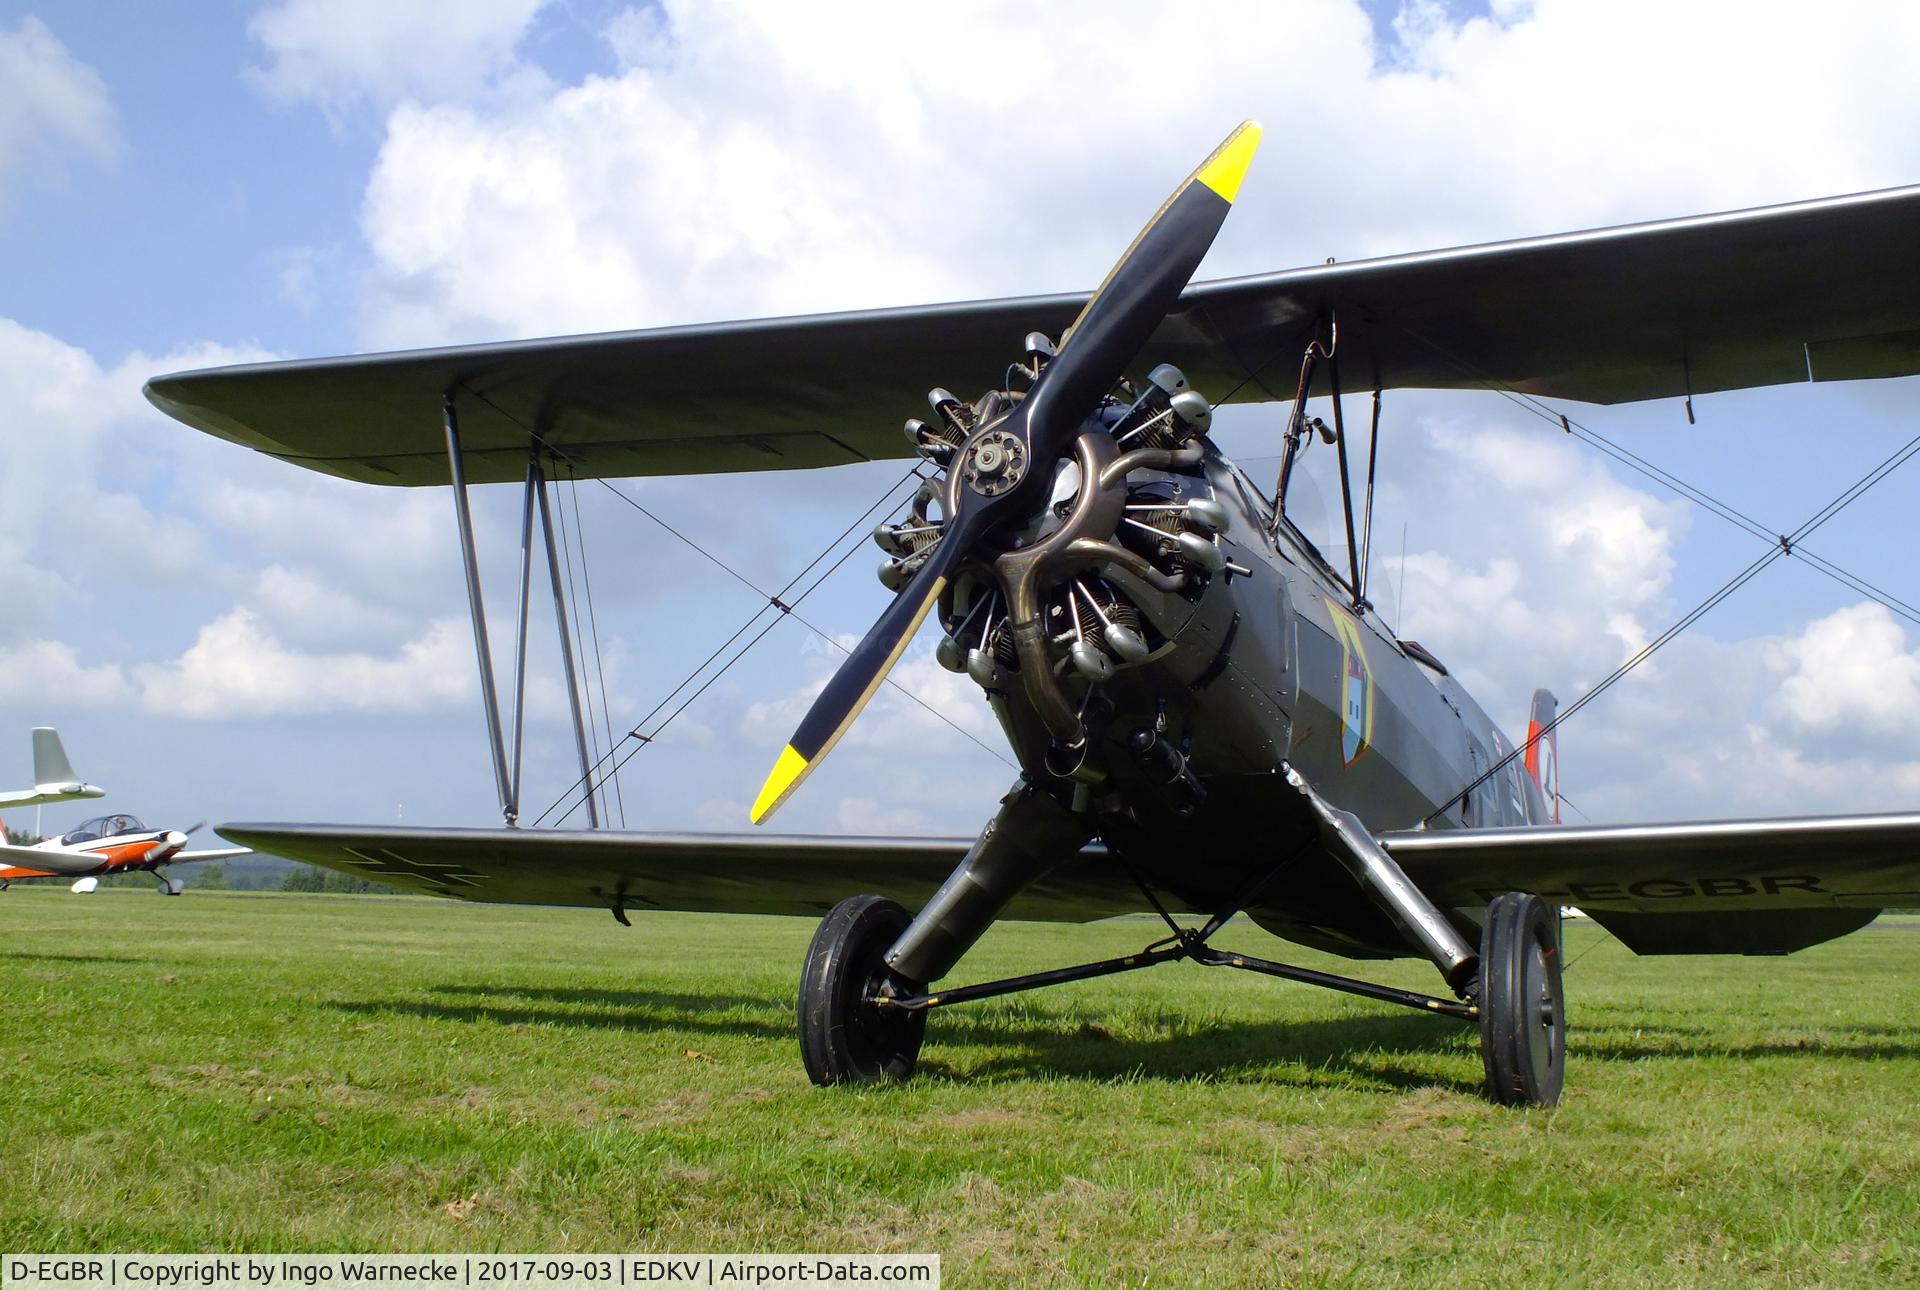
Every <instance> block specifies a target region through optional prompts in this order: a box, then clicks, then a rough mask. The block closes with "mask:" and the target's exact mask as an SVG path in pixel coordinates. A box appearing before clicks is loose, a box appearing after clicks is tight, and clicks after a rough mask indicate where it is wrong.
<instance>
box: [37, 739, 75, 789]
mask: <svg viewBox="0 0 1920 1290" xmlns="http://www.w3.org/2000/svg"><path fill="white" fill-rule="evenodd" d="M79 781H80V777H79V776H78V775H76V774H74V773H73V763H72V762H69V761H68V760H67V750H66V749H65V748H62V747H61V746H60V735H59V733H58V732H57V731H55V730H54V728H53V727H52V726H35V727H34V728H33V782H34V783H35V784H77V783H79Z"/></svg>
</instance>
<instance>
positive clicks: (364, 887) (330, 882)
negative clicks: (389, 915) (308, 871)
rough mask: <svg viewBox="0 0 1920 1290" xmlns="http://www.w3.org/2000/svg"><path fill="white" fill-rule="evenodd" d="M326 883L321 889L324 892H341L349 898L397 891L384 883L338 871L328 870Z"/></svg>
mask: <svg viewBox="0 0 1920 1290" xmlns="http://www.w3.org/2000/svg"><path fill="white" fill-rule="evenodd" d="M325 882H326V885H325V886H324V887H322V888H321V890H322V891H333V892H339V893H340V894H342V895H347V896H364V895H367V894H369V893H381V892H387V893H391V892H393V891H395V890H397V888H393V887H389V886H387V884H386V883H384V882H375V881H374V880H373V879H371V878H362V877H360V876H359V875H358V874H351V873H341V872H340V871H339V870H337V869H329V870H327V874H326V878H325Z"/></svg>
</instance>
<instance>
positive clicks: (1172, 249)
mask: <svg viewBox="0 0 1920 1290" xmlns="http://www.w3.org/2000/svg"><path fill="white" fill-rule="evenodd" d="M1259 145H1260V127H1259V126H1258V125H1256V124H1254V123H1253V122H1251V121H1247V122H1243V123H1242V124H1241V125H1240V126H1239V127H1238V128H1237V129H1235V130H1234V132H1233V133H1232V134H1230V135H1228V136H1227V138H1226V140H1225V141H1224V142H1222V143H1221V145H1220V146H1219V147H1218V148H1216V149H1214V151H1213V153H1212V154H1211V155H1210V156H1209V157H1208V158H1207V159H1206V160H1205V161H1204V162H1202V163H1201V164H1200V166H1199V168H1198V169H1196V170H1195V171H1194V172H1193V173H1192V174H1191V175H1189V176H1187V178H1186V181H1185V182H1183V183H1182V184H1181V185H1180V186H1179V187H1178V188H1177V189H1175V190H1174V193H1173V196H1171V197H1169V198H1168V199H1167V201H1166V203H1165V204H1164V205H1163V206H1161V208H1160V209H1159V211H1158V212H1156V213H1155V214H1154V217H1153V218H1152V219H1151V220H1149V221H1148V222H1147V226H1146V227H1145V228H1144V229H1142V230H1141V232H1140V235H1139V236H1138V237H1136V238H1135V239H1134V240H1133V245H1132V246H1130V247H1128V248H1127V250H1126V253H1125V254H1123V255H1122V256H1121V257H1120V259H1119V262H1118V263H1116V264H1115V265H1114V266H1113V269H1112V271H1110V272H1109V273H1108V274H1107V278H1106V281H1104V282H1102V283H1101V284H1100V287H1099V289H1098V290H1096V291H1095V292H1094V293H1093V296H1092V297H1091V298H1090V299H1089V300H1088V301H1087V304H1086V307H1085V308H1084V309H1082V310H1081V311H1080V316H1079V317H1078V318H1076V319H1074V321H1073V325H1072V326H1070V327H1069V328H1067V330H1066V332H1065V334H1064V335H1062V336H1061V338H1060V345H1059V347H1058V352H1057V353H1055V354H1054V355H1053V357H1052V358H1051V359H1050V360H1048V361H1047V362H1046V364H1045V366H1044V367H1042V368H1041V369H1040V371H1039V374H1038V377H1037V378H1036V379H1035V381H1034V383H1033V386H1032V388H1031V389H1029V390H1028V391H1027V394H1026V397H1025V398H1024V399H1022V400H1021V401H1020V402H1019V403H1017V404H1015V405H1014V406H1013V408H1012V410H1011V411H1010V412H1008V413H1007V414H1006V416H1005V417H1003V418H1002V419H1000V420H997V421H990V422H988V423H986V424H985V425H983V426H981V427H979V428H977V429H975V430H974V431H973V434H972V437H971V438H969V439H968V440H967V441H966V442H965V443H964V444H962V445H961V446H960V448H959V449H958V450H957V451H956V452H955V453H954V454H953V458H952V461H951V464H950V466H949V470H950V471H952V472H953V473H954V474H956V475H958V476H960V478H961V480H962V481H963V483H962V486H960V487H958V488H953V489H950V490H949V495H950V496H957V498H958V501H957V504H956V505H955V507H954V513H953V514H951V515H948V516H946V517H945V523H944V525H943V527H942V529H941V532H940V536H939V537H938V538H937V539H936V540H935V544H934V546H933V547H932V549H931V551H930V552H929V553H928V554H927V556H926V559H925V561H924V562H923V563H922V564H921V565H920V567H919V569H918V570H916V571H915V572H914V574H913V576H912V578H911V579H909V580H908V581H907V583H906V585H905V586H903V587H902V588H900V590H899V592H898V593H897V594H896V595H895V597H894V600H893V603H892V604H891V605H889V606H888V607H887V609H886V611H885V612H884V613H882V614H881V615H880V618H879V620H878V621H877V622H875V623H874V625H873V626H872V627H871V628H870V629H869V630H868V632H867V634H866V636H865V637H864V638H863V639H862V640H861V641H860V643H859V644H858V645H857V646H855V647H854V649H853V651H852V652H851V653H850V654H848V655H847V657H846V660H845V661H844V662H842V663H841V665H840V669H839V671H837V672H835V673H834V675H833V677H832V679H831V680H829V681H828V682H827V686H826V688H825V689H824V690H822V691H821V692H820V694H819V696H818V697H817V698H816V699H814V701H813V706H812V707H811V708H810V709H808V711H807V715H806V716H805V717H804V718H803V719H802V720H801V722H800V725H799V727H798V728H797V729H796V730H795V731H794V733H793V737H792V738H791V739H789V740H788V741H787V746H786V747H785V748H784V749H783V750H781V753H780V757H779V759H778V760H777V761H775V763H774V766H773V770H772V771H771V772H770V773H769V774H768V775H767V780H766V783H765V784H764V785H762V787H761V789H760V796H759V797H758V799H757V800H755V802H754V804H753V812H752V819H753V822H754V823H755V824H761V823H764V822H765V821H766V819H767V817H769V816H770V815H772V814H773V812H774V811H775V810H776V809H778V808H779V806H780V804H781V803H782V802H784V801H786V800H787V798H788V797H789V796H791V795H792V793H793V791H794V790H795V789H796V788H798V787H799V786H800V783H801V781H803V780H804V779H806V777H807V776H808V775H809V774H810V773H812V771H813V769H814V768H815V767H816V766H818V765H819V764H820V763H821V761H823V760H824V759H825V758H826V755H827V754H828V753H829V752H831V751H832V750H833V746H834V745H835V744H836V743H838V742H839V741H840V737H841V736H842V735H844V734H846V732H847V730H848V729H849V728H850V727H851V726H852V725H853V722H854V719H855V718H857V717H858V716H859V715H860V711H861V709H862V708H864V707H866V705H867V702H868V700H870V699H872V698H873V695H874V692H875V691H876V690H878V689H879V688H880V685H881V683H882V682H883V681H885V680H886V678H887V673H888V672H890V671H891V670H892V669H893V665H894V664H895V663H897V662H898V661H899V660H900V656H901V655H902V654H904V653H905V652H906V648H907V646H908V644H910V643H911V642H912V640H913V635H914V633H915V632H916V631H918V630H919V627H920V624H921V623H922V622H923V621H925V619H926V616H927V613H928V611H929V610H931V609H932V608H933V606H934V605H935V604H936V603H937V602H938V601H939V599H940V595H941V593H942V592H944V591H945V590H946V588H947V584H948V583H949V582H950V581H952V579H953V577H954V575H955V574H956V573H957V572H958V571H959V570H960V568H961V566H962V565H964V564H965V563H966V561H967V560H968V559H970V558H972V557H973V556H975V555H976V554H977V553H978V549H979V547H980V544H981V541H982V539H983V538H985V537H987V536H988V535H989V534H991V533H992V532H993V531H994V530H996V529H998V528H1000V527H1001V526H1002V525H1004V524H1006V523H1007V522H1009V521H1017V520H1024V519H1027V518H1029V517H1030V516H1031V515H1032V514H1033V513H1034V511H1035V510H1036V509H1037V508H1038V507H1039V506H1043V505H1045V504H1046V501H1047V497H1048V492H1049V489H1050V488H1051V485H1052V478H1053V476H1052V470H1051V467H1052V466H1053V463H1054V462H1056V461H1058V460H1059V459H1060V458H1061V457H1062V456H1064V455H1065V454H1066V453H1067V451H1068V450H1069V448H1070V447H1071V446H1072V444H1073V441H1074V438H1075V436H1076V435H1078V434H1079V432H1080V429H1081V426H1082V424H1083V422H1085V420H1086V419H1087V417H1088V416H1089V415H1091V414H1092V413H1093V412H1094V411H1095V410H1096V409H1097V408H1098V407H1099V405H1100V401H1101V400H1102V399H1103V398H1105V397H1106V395H1107V393H1108V392H1109V391H1110V390H1112V389H1113V387H1114V385H1115V384H1116V383H1117V382H1118V381H1119V380H1120V378H1121V377H1122V376H1123V375H1125V374H1126V367H1127V364H1128V363H1130V362H1132V361H1133V358H1134V356H1135V355H1136V354H1137V353H1139V352H1140V349H1141V347H1142V346H1143V345H1145V344H1146V343H1147V340H1148V339H1149V338H1150V337H1151V336H1152V335H1153V330H1154V328H1155V327H1157V326H1159V324H1160V320H1161V319H1162V318H1164V317H1166V315H1167V313H1168V312H1169V311H1170V310H1171V309H1172V308H1173V306H1174V304H1175V302H1176V301H1178V300H1179V298H1180V292H1181V291H1182V290H1184V289H1185V288H1186V285H1187V282H1188V280H1189V279H1190V278H1191V277H1192V276H1193V272H1194V270H1195V269H1197V268H1199V266H1200V261H1201V259H1202V257H1204V256H1205V255H1206V253H1207V248H1208V247H1210V246H1212V245H1213V239H1214V236H1215V235H1216V234H1217V233H1218V232H1219V231H1220V226H1221V224H1223V223H1224V222H1225V221H1226V218H1227V212H1228V211H1229V210H1231V209H1232V206H1233V199H1234V197H1235V196H1236V195H1237V194H1238V193H1239V191H1240V181H1241V179H1242V178H1243V177H1244V176H1245V175H1246V172H1247V166H1248V164H1249V163H1250V162H1251V161H1252V160H1253V154H1254V150H1255V149H1256V148H1258V147H1259ZM1029 348H1031V345H1029Z"/></svg>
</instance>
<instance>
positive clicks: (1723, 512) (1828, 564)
mask: <svg viewBox="0 0 1920 1290" xmlns="http://www.w3.org/2000/svg"><path fill="white" fill-rule="evenodd" d="M1395 330H1397V331H1399V332H1400V334H1401V335H1403V336H1406V337H1407V338H1408V339H1409V340H1412V341H1414V342H1415V343H1416V344H1420V345H1425V346H1426V347H1427V348H1428V349H1430V350H1432V351H1433V352H1434V353H1435V354H1437V355H1439V356H1440V357H1441V358H1442V359H1444V360H1446V361H1447V362H1449V363H1452V364H1453V365H1454V366H1456V367H1457V368H1459V369H1460V370H1461V371H1462V372H1464V373H1466V374H1467V375H1468V376H1470V377H1472V378H1473V379H1474V380H1475V381H1477V382H1479V383H1480V384H1481V385H1482V386H1483V387H1484V388H1486V389H1488V390H1491V391H1492V392H1493V393H1495V394H1498V395H1499V396H1500V397H1502V398H1504V399H1506V400H1507V401H1508V402H1510V403H1512V404H1514V405H1516V406H1517V407H1519V408H1521V409H1523V410H1524V411H1526V412H1529V413H1531V414H1532V415H1534V416H1536V417H1539V418H1540V419H1541V420H1543V421H1545V422H1547V423H1548V424H1550V425H1553V426H1556V427H1558V428H1559V429H1560V430H1561V431H1563V432H1564V433H1566V434H1569V435H1572V436H1573V437H1574V438H1576V439H1579V440H1580V441H1581V442H1583V443H1585V444H1586V445H1587V446H1588V447H1590V448H1593V449H1594V450H1595V451H1597V452H1600V453H1602V454H1603V455H1605V456H1607V457H1610V458H1612V459H1613V460H1614V461H1617V462H1619V463H1620V464H1621V465H1623V466H1625V467H1626V468H1627V469H1629V470H1632V471H1634V472H1635V473H1637V474H1639V475H1641V476H1643V477H1644V478H1646V479H1649V480H1652V481H1653V482H1654V483H1656V484H1659V485H1660V486H1661V487H1663V488H1665V489H1666V490H1667V491H1668V492H1671V493H1675V494H1677V495H1678V496H1680V497H1682V498H1685V499H1686V500H1687V501H1690V502H1692V503H1694V504H1695V505H1696V506H1699V507H1702V508H1703V509H1705V510H1707V511H1709V512H1711V513H1712V514H1713V515H1715V516H1717V517H1719V518H1720V519H1722V520H1724V521H1726V522H1727V523H1729V524H1731V525H1733V526H1734V527H1735V528H1738V529H1743V530H1745V531H1746V532H1747V533H1750V534H1752V535H1753V536H1754V537H1757V538H1760V539H1761V540H1762V541H1764V542H1767V543H1768V544H1774V543H1777V542H1778V541H1779V540H1780V536H1781V535H1780V534H1778V533H1776V532H1774V531H1773V530H1771V529H1769V528H1767V526H1766V525H1764V524H1762V523H1761V522H1760V521H1759V520H1756V519H1754V518H1753V517H1752V516H1751V515H1748V514H1746V513H1744V512H1743V511H1741V510H1740V509H1739V508H1738V507H1735V506H1734V505H1732V504H1731V503H1729V502H1724V501H1722V500H1721V499H1719V498H1718V497H1715V496H1714V495H1713V494H1711V493H1709V492H1707V491H1706V490H1705V489H1704V488H1701V487H1699V486H1697V485H1695V484H1691V483H1688V482H1687V481H1686V480H1684V479H1682V478H1680V477H1679V476H1678V475H1675V474H1674V473H1673V472H1672V471H1670V470H1667V469H1666V468H1665V467H1662V466H1660V465H1657V464H1656V463H1654V462H1651V461H1648V460H1647V459H1646V458H1645V457H1642V456H1641V455H1640V454H1638V453H1636V452H1634V451H1633V450H1632V449H1630V448H1627V447H1625V446H1623V445H1621V444H1618V443H1615V442H1614V441H1613V440H1612V439H1609V438H1607V436H1605V435H1603V434H1601V433H1600V432H1599V431H1598V430H1595V429H1593V428H1592V427H1591V426H1588V425H1585V424H1583V423H1582V422H1580V421H1578V420H1575V419H1574V418H1573V417H1571V416H1568V415H1567V414H1565V413H1562V412H1558V411H1556V410H1554V409H1553V408H1552V407H1550V406H1548V405H1547V404H1546V403H1545V402H1543V401H1542V400H1541V399H1540V398H1538V397H1537V396H1535V395H1532V394H1528V393H1526V392H1525V391H1523V390H1516V389H1514V388H1513V387H1512V386H1511V385H1508V384H1507V383H1506V382H1504V381H1502V380H1500V379H1499V378H1497V377H1494V376H1490V375H1488V374H1487V373H1486V372H1484V371H1482V370H1480V369H1479V368H1477V367H1475V366H1474V365H1473V364H1472V363H1469V362H1468V361H1467V360H1466V359H1464V358H1462V357H1460V356H1459V355H1458V354H1455V353H1453V352H1452V351H1451V350H1449V349H1447V348H1446V347H1445V346H1443V345H1440V344H1439V343H1437V342H1435V341H1432V340H1429V339H1428V338H1426V337H1425V336H1422V335H1420V334H1419V333H1417V332H1412V331H1409V330H1407V329H1406V328H1404V327H1396V328H1395ZM1787 554H1791V555H1796V556H1799V557H1800V558H1801V559H1803V560H1805V561H1806V562H1807V563H1808V564H1809V565H1811V566H1812V567H1813V568H1814V569H1816V570H1818V571H1819V572H1820V573H1823V574H1825V575H1826V576H1827V577H1829V578H1831V579H1833V580H1834V581H1835V582H1838V583H1840V584H1841V585H1842V586H1844V587H1846V588H1848V589H1849V590H1851V591H1855V592H1857V593H1859V594H1860V595H1863V596H1865V597H1867V598H1868V599H1869V600H1873V601H1876V602H1878V603H1879V604H1880V605H1881V606H1882V607H1883V608H1885V609H1886V610H1887V611H1888V612H1890V613H1893V614H1896V615H1898V616H1899V617H1901V618H1904V619H1906V620H1907V621H1908V622H1910V623H1913V624H1914V625H1916V626H1920V608H1915V607H1914V606H1913V605H1910V604H1908V603H1907V602H1906V601H1904V600H1902V599H1900V598H1899V597H1898V596H1896V595H1894V594H1893V593H1892V592H1890V591H1887V590H1885V589H1884V588H1882V587H1877V586H1875V585H1874V584H1873V583H1871V582H1868V581H1867V580H1866V579H1865V578H1862V577H1859V576H1858V575H1856V574H1853V573H1849V572H1848V571H1847V570H1845V569H1843V568H1841V567H1840V566H1839V565H1837V564H1835V563H1833V562H1832V561H1831V560H1828V559H1827V558H1825V557H1824V556H1821V555H1819V554H1818V553H1816V552H1813V551H1807V550H1804V549H1802V548H1800V547H1798V546H1797V545H1796V546H1795V547H1794V549H1793V550H1792V551H1790V552H1787Z"/></svg>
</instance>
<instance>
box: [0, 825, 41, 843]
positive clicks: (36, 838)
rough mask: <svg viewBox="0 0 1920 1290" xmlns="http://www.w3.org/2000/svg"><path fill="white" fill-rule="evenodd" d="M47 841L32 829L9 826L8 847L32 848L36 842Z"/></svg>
mask: <svg viewBox="0 0 1920 1290" xmlns="http://www.w3.org/2000/svg"><path fill="white" fill-rule="evenodd" d="M45 841H46V839H45V838H43V837H41V836H40V835H39V834H38V833H35V832H34V831H33V830H32V829H16V828H14V827H13V826H12V825H11V824H9V825H7V845H8V846H14V847H30V846H32V845H33V844H34V843H36V842H45Z"/></svg>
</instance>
